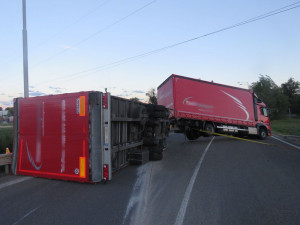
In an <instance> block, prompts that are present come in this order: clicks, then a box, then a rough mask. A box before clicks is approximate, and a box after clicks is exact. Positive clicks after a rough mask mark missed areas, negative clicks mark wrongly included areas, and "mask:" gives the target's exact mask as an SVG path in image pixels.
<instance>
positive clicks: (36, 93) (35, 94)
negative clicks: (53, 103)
mask: <svg viewBox="0 0 300 225" xmlns="http://www.w3.org/2000/svg"><path fill="white" fill-rule="evenodd" d="M29 95H30V96H32V97H36V96H42V95H47V94H46V93H43V92H40V91H32V90H30V91H29Z"/></svg>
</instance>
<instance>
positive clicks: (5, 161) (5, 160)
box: [0, 153, 12, 174]
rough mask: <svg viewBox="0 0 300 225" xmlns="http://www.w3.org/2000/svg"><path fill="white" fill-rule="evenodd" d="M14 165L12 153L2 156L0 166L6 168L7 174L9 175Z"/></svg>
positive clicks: (0, 156)
mask: <svg viewBox="0 0 300 225" xmlns="http://www.w3.org/2000/svg"><path fill="white" fill-rule="evenodd" d="M11 163H12V153H9V154H1V155H0V166H5V173H6V174H8V173H9V166H10V165H11Z"/></svg>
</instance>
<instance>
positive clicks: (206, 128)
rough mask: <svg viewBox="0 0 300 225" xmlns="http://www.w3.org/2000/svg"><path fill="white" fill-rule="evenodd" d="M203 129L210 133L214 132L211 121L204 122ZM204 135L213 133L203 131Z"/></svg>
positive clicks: (207, 135) (209, 135) (208, 135)
mask: <svg viewBox="0 0 300 225" xmlns="http://www.w3.org/2000/svg"><path fill="white" fill-rule="evenodd" d="M204 130H206V131H208V132H211V133H214V132H215V128H214V126H213V125H212V124H211V123H207V124H205V127H204ZM204 136H205V137H211V136H213V134H210V133H205V134H204Z"/></svg>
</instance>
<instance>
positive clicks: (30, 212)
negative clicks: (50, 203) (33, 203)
mask: <svg viewBox="0 0 300 225" xmlns="http://www.w3.org/2000/svg"><path fill="white" fill-rule="evenodd" d="M39 208H41V206H39V207H36V208H35V209H32V210H30V211H29V212H28V213H26V214H25V215H24V216H23V217H22V218H20V219H19V220H18V221H17V222H14V223H13V225H16V224H18V223H19V222H21V221H22V220H23V219H25V218H26V217H27V216H29V215H30V214H32V213H34V212H35V211H36V210H38V209H39Z"/></svg>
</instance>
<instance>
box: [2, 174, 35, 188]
mask: <svg viewBox="0 0 300 225" xmlns="http://www.w3.org/2000/svg"><path fill="white" fill-rule="evenodd" d="M30 179H33V177H22V178H19V179H16V180H12V181H8V182H6V183H4V184H0V189H2V188H5V187H8V186H11V185H14V184H17V183H21V182H23V181H26V180H30Z"/></svg>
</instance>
